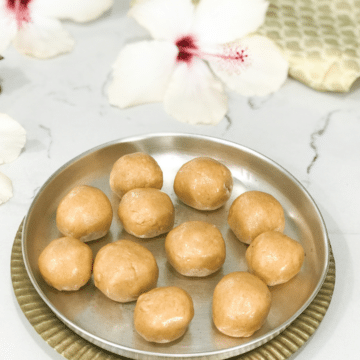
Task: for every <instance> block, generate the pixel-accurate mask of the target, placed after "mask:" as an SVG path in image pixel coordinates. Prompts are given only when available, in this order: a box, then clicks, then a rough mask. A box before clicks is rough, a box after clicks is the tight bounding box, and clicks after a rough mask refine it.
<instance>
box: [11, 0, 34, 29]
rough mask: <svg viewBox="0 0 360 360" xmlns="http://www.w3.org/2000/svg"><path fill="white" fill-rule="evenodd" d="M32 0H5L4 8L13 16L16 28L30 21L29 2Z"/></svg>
mask: <svg viewBox="0 0 360 360" xmlns="http://www.w3.org/2000/svg"><path fill="white" fill-rule="evenodd" d="M31 1H32V0H7V3H6V8H7V9H8V11H9V12H11V13H12V15H13V16H14V17H15V19H16V22H17V25H18V28H19V29H20V28H21V27H22V25H23V23H24V22H30V20H31V18H30V9H29V4H30V2H31Z"/></svg>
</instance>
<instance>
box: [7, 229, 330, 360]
mask: <svg viewBox="0 0 360 360" xmlns="http://www.w3.org/2000/svg"><path fill="white" fill-rule="evenodd" d="M22 229H23V222H22V223H21V224H20V226H19V229H18V231H17V233H16V237H15V240H14V244H13V247H12V252H11V281H12V284H13V288H14V292H15V296H16V299H17V301H18V303H19V305H20V308H21V310H22V312H23V313H24V315H25V316H26V318H27V319H28V321H29V322H30V324H31V325H32V327H33V328H34V329H35V331H36V332H37V333H38V334H39V335H40V336H41V337H42V338H43V340H45V341H46V342H47V343H48V344H49V345H50V346H51V347H52V348H53V349H55V350H56V351H57V352H58V353H59V354H61V355H62V356H63V357H65V358H66V359H68V360H119V359H127V358H125V357H124V356H120V355H117V354H113V353H110V352H109V351H106V350H104V349H102V348H100V347H98V346H96V345H94V344H92V343H90V342H88V341H87V340H85V339H83V338H82V337H81V336H79V335H77V334H75V333H74V332H73V331H72V330H71V329H70V328H68V327H67V326H66V325H65V324H64V323H63V322H62V321H61V320H59V319H58V318H57V317H56V316H55V314H54V313H53V312H52V311H51V310H50V308H49V307H48V306H47V305H46V304H45V303H44V301H43V300H42V299H41V297H40V295H39V294H38V293H37V291H36V290H35V288H34V287H33V285H32V283H31V281H30V278H29V276H28V274H27V271H26V268H25V264H24V261H23V255H22V248H21V236H22ZM329 248H330V254H329V269H328V272H327V275H326V278H325V281H324V283H323V285H322V287H321V289H320V290H319V292H318V294H317V295H316V297H315V298H314V300H313V301H312V302H311V304H310V305H309V306H308V307H307V308H306V310H305V311H304V312H303V313H301V314H300V315H299V316H298V318H296V320H295V321H293V322H292V323H291V324H290V325H289V326H288V327H287V328H286V329H285V330H284V331H283V332H281V333H280V334H279V335H278V336H276V337H275V338H273V339H272V340H270V341H268V342H267V343H266V344H263V345H261V346H259V347H257V348H256V349H254V350H252V351H250V352H247V353H245V354H242V355H239V356H236V357H234V358H232V359H237V360H285V359H288V358H289V357H290V356H292V355H293V354H295V353H296V352H297V351H298V350H299V349H300V348H301V347H302V346H303V345H304V344H305V343H306V342H307V341H308V340H309V339H310V337H311V336H312V335H313V334H314V332H315V331H316V329H317V328H318V326H319V325H320V323H321V321H322V320H323V318H324V316H325V314H326V311H327V309H328V307H329V305H330V302H331V298H332V295H333V292H334V288H335V259H334V256H333V253H332V250H331V246H329Z"/></svg>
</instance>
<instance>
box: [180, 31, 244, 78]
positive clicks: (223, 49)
mask: <svg viewBox="0 0 360 360" xmlns="http://www.w3.org/2000/svg"><path fill="white" fill-rule="evenodd" d="M175 45H176V46H177V48H178V49H179V52H178V55H177V58H176V61H177V62H185V63H187V64H188V65H190V64H191V61H192V59H193V58H194V56H196V57H198V58H200V59H203V60H210V59H211V60H214V59H215V60H216V61H217V62H218V63H219V64H218V65H220V67H221V68H222V69H223V70H225V71H227V72H229V73H236V74H239V73H240V72H241V71H243V70H244V69H245V68H246V67H248V66H249V65H250V64H251V60H250V56H249V50H248V48H246V47H243V46H241V44H240V43H239V42H233V43H228V44H225V45H222V46H217V47H215V48H205V47H204V48H203V47H200V46H199V45H198V43H197V41H196V39H195V37H194V36H193V35H186V36H183V37H181V38H180V39H179V40H177V41H176V42H175Z"/></svg>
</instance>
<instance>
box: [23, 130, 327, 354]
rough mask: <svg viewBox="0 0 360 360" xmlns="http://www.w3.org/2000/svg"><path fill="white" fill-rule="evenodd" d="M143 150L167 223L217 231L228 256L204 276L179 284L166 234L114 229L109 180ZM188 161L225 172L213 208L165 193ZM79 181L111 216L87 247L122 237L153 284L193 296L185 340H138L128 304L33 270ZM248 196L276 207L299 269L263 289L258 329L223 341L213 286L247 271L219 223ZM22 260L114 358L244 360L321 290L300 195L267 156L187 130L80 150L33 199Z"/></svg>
mask: <svg viewBox="0 0 360 360" xmlns="http://www.w3.org/2000/svg"><path fill="white" fill-rule="evenodd" d="M135 151H143V152H146V153H148V154H150V155H152V156H153V157H154V158H155V159H156V161H157V162H158V163H159V165H160V167H161V168H162V170H163V173H164V186H163V189H162V190H163V191H165V192H166V193H167V194H168V195H169V196H170V197H171V198H172V200H173V203H174V206H175V216H176V220H175V226H176V225H179V224H180V223H182V222H184V221H186V220H190V219H191V220H204V221H208V222H211V223H213V224H215V225H217V226H218V228H219V229H220V231H221V232H222V234H223V237H224V239H225V242H226V250H227V257H226V261H225V264H224V266H223V267H222V269H221V270H219V271H218V272H217V273H215V274H213V275H210V276H209V277H206V278H200V279H199V278H186V277H184V276H181V275H179V274H178V273H176V272H175V270H174V269H173V268H172V267H171V266H170V265H169V264H168V262H167V261H166V256H165V252H164V239H165V236H160V237H157V238H154V239H148V240H144V239H137V238H135V237H133V236H131V235H129V234H127V233H126V232H125V230H123V228H122V226H121V223H120V221H119V219H118V217H117V207H118V204H119V199H118V198H117V197H116V196H115V195H114V194H112V192H111V189H110V186H109V174H110V171H111V168H112V165H113V163H114V162H115V161H116V160H117V159H118V158H119V157H120V156H122V155H125V154H128V153H132V152H135ZM197 156H209V157H212V158H214V159H217V160H219V161H220V162H222V163H223V164H225V165H226V166H227V167H228V168H229V169H230V170H231V172H232V175H233V178H234V189H233V192H232V196H231V198H230V200H229V201H228V203H227V204H226V205H225V206H223V207H222V208H221V209H218V210H215V211H211V212H201V211H198V210H194V209H191V208H189V207H188V206H186V205H184V204H182V203H181V202H180V201H179V200H178V199H177V197H176V195H175V194H174V191H173V180H174V177H175V174H176V172H177V171H178V169H179V168H180V167H181V165H182V164H184V163H185V162H187V161H189V160H190V159H193V158H194V157H197ZM80 184H88V185H92V186H95V187H98V188H100V189H101V190H103V191H104V192H105V194H106V195H107V196H108V197H109V199H110V201H111V203H112V206H113V209H114V219H113V223H112V225H111V228H110V232H109V234H108V235H106V236H105V237H104V238H102V239H100V240H97V241H92V242H89V243H88V244H89V245H90V246H91V248H92V250H93V252H94V256H95V255H96V253H97V251H98V250H99V249H100V248H101V247H102V246H104V245H105V244H107V243H109V242H112V241H115V240H118V239H131V240H134V241H136V242H138V243H140V244H142V245H144V246H145V247H147V248H148V249H149V250H150V251H151V252H152V253H153V254H154V256H155V257H156V259H157V262H158V265H159V269H160V276H159V281H158V286H168V285H175V286H179V287H182V288H183V289H185V290H186V291H188V292H189V294H190V295H191V296H192V298H193V301H194V309H195V316H194V318H193V320H192V322H191V324H190V326H189V328H188V330H187V332H186V333H185V335H184V336H183V337H182V338H181V339H179V340H177V341H175V342H173V343H170V344H165V345H163V344H162V345H158V344H153V343H148V342H146V341H145V340H143V339H142V338H141V337H140V336H139V335H138V334H137V333H136V331H135V329H134V327H133V310H134V306H135V303H134V302H133V303H127V304H120V303H116V302H114V301H111V300H109V299H108V298H106V297H105V296H104V295H103V294H102V293H100V291H98V290H97V289H96V288H95V286H94V284H93V281H92V279H91V280H90V282H89V283H88V284H87V285H86V286H84V287H83V288H82V289H80V290H79V291H77V292H59V291H56V290H54V289H52V288H51V287H49V286H48V285H47V284H46V283H45V282H44V281H43V279H42V277H41V275H40V273H39V269H38V266H37V260H38V257H39V255H40V252H41V251H42V250H43V249H44V248H45V246H46V245H47V244H48V243H49V242H50V241H51V240H53V239H55V238H58V237H60V236H61V234H60V232H59V231H58V230H57V228H56V223H55V215H56V208H57V206H58V204H59V202H60V200H61V199H62V197H63V196H64V195H65V194H66V193H67V192H68V191H70V189H72V188H73V187H74V186H77V185H80ZM247 190H260V191H264V192H268V193H270V194H272V195H273V196H275V198H277V199H278V200H279V201H280V203H281V204H282V206H283V207H284V210H285V216H286V227H285V231H284V233H285V234H286V235H288V236H290V237H292V238H294V239H296V240H297V241H299V242H300V243H301V244H302V246H303V247H304V249H305V252H306V257H305V262H304V265H303V267H302V270H301V272H300V273H299V274H298V275H297V276H296V277H295V278H294V279H292V280H291V281H289V282H288V283H286V284H283V285H278V286H275V287H271V288H270V290H271V293H272V306H271V311H270V314H269V316H268V318H267V321H266V323H265V324H264V326H263V327H262V328H261V329H260V330H258V331H257V332H256V333H255V334H254V335H253V336H251V337H250V338H231V337H227V336H225V335H223V334H221V333H220V332H218V331H217V329H216V328H215V327H214V325H213V322H212V318H211V302H212V293H213V290H214V287H215V286H216V284H217V283H218V282H219V280H220V279H221V278H222V277H223V276H224V275H225V274H228V273H230V272H232V271H239V270H240V271H246V270H247V265H246V261H245V258H244V254H245V250H246V245H244V244H242V243H240V242H239V241H238V240H237V239H236V238H235V236H234V234H233V233H232V231H231V230H230V229H229V227H228V225H227V221H226V219H227V213H228V209H229V206H230V205H231V203H232V201H233V200H234V199H235V198H236V197H237V196H239V195H240V194H241V193H243V192H244V191H247ZM22 246H23V249H22V250H23V256H24V262H25V266H26V269H27V272H28V274H29V277H30V279H31V281H32V283H33V285H34V287H35V289H36V290H37V292H38V293H39V295H40V296H41V298H42V299H43V300H44V301H45V303H46V304H47V305H48V306H49V307H50V309H51V310H52V311H53V312H54V313H55V314H56V316H58V317H59V318H60V319H61V320H62V321H63V322H64V323H65V324H66V325H67V326H68V327H70V328H71V329H72V330H73V331H75V332H76V333H77V334H79V335H80V336H82V337H83V338H85V339H86V340H88V341H90V342H92V343H94V344H95V345H98V346H100V347H101V348H103V349H106V350H109V351H111V352H113V353H116V354H120V355H123V356H127V357H129V358H134V359H138V358H140V359H144V358H159V357H162V358H187V359H190V358H193V359H198V358H200V357H205V358H208V359H223V358H228V357H231V356H235V355H239V354H243V353H245V352H247V351H250V350H252V349H254V348H256V347H258V346H260V345H262V344H264V343H266V342H268V341H269V340H270V339H272V338H274V337H275V336H276V335H278V334H279V333H280V332H281V331H283V330H284V329H285V328H286V327H287V326H288V325H290V324H291V322H293V321H294V320H295V319H296V318H297V317H298V316H299V315H300V314H301V313H302V312H303V311H304V310H305V309H306V307H307V306H308V305H309V304H310V303H311V301H312V300H313V298H314V297H315V296H316V294H317V293H318V291H319V290H320V288H321V285H322V283H323V281H324V279H325V276H326V273H327V269H328V266H329V243H328V236H327V232H326V228H325V224H324V221H323V219H322V217H321V214H320V212H319V210H318V208H317V206H316V204H315V203H314V201H313V199H312V198H311V196H310V195H309V194H308V192H307V191H306V190H305V189H304V188H303V187H302V185H301V184H300V183H299V182H298V181H297V180H296V179H295V178H294V177H293V176H292V175H290V174H289V173H288V172H287V171H286V170H284V169H283V168H282V167H280V166H279V165H278V164H276V163H274V162H273V161H272V160H270V159H268V158H267V157H265V156H263V155H261V154H259V153H257V152H255V151H253V150H250V149H248V148H246V147H244V146H240V145H237V144H235V143H231V142H228V141H224V140H220V139H216V138H210V137H206V136H199V135H189V134H172V133H169V134H167V133H164V134H150V135H145V136H138V137H132V138H127V139H121V140H118V141H114V142H111V143H107V144H104V145H102V146H99V147H96V148H94V149H92V150H89V151H87V152H85V153H83V154H81V155H79V156H78V157H76V158H74V159H73V160H71V161H70V162H68V163H67V164H65V165H64V166H62V167H61V168H60V169H59V170H58V171H56V172H55V173H54V174H53V175H52V176H51V177H50V178H49V179H48V181H47V182H46V183H45V184H44V185H43V186H42V188H41V189H40V191H39V192H38V194H37V196H36V197H35V199H34V201H33V202H32V204H31V206H30V208H29V211H28V214H27V216H26V219H25V223H24V231H23V237H22Z"/></svg>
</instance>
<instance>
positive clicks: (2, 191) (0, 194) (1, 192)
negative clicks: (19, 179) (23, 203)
mask: <svg viewBox="0 0 360 360" xmlns="http://www.w3.org/2000/svg"><path fill="white" fill-rule="evenodd" d="M12 196H13V191H12V182H11V180H10V179H9V178H8V177H7V176H6V175H4V174H2V173H1V172H0V205H1V204H3V203H5V202H6V201H8V200H9V199H10V198H12Z"/></svg>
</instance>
